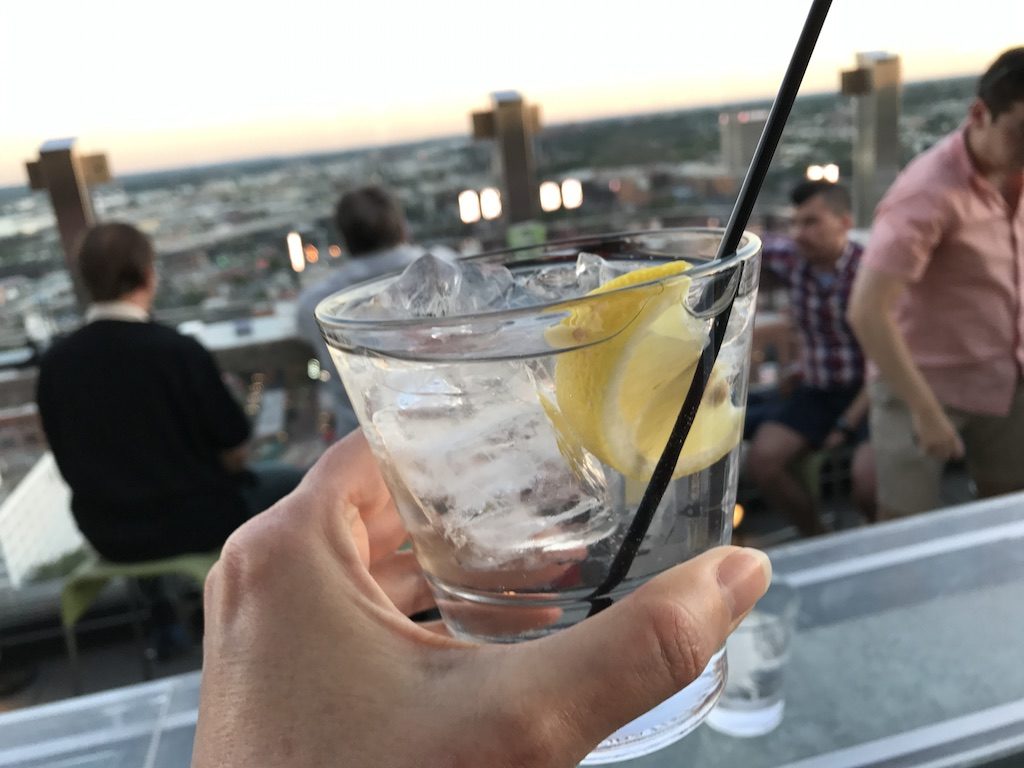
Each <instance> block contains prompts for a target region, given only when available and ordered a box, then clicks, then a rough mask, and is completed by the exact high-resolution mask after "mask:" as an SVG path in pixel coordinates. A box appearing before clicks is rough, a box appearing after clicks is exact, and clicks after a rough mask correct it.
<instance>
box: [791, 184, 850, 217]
mask: <svg viewBox="0 0 1024 768" xmlns="http://www.w3.org/2000/svg"><path fill="white" fill-rule="evenodd" d="M819 195H820V196H821V199H822V200H824V201H825V205H827V206H828V209H829V210H830V211H832V213H834V214H836V215H837V216H845V215H847V214H848V213H850V211H851V210H852V208H853V204H852V203H851V202H850V192H849V190H847V189H846V187H844V186H843V185H842V184H833V183H832V182H831V181H802V182H800V183H799V184H797V185H796V186H795V187H793V191H792V192H790V193H789V201H790V202H791V203H792V204H793V205H803V204H804V203H806V202H807V201H808V200H810V199H811V198H812V197H817V196H819Z"/></svg>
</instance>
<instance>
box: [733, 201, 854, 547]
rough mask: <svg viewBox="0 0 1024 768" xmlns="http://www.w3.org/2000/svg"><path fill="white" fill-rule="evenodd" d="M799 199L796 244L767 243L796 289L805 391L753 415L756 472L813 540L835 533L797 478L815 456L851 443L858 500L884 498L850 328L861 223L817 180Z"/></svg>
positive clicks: (793, 311) (770, 256)
mask: <svg viewBox="0 0 1024 768" xmlns="http://www.w3.org/2000/svg"><path fill="white" fill-rule="evenodd" d="M790 199H791V201H792V204H793V214H792V223H791V239H786V240H777V241H770V240H768V241H766V242H765V245H764V252H763V261H762V264H763V268H764V269H765V270H768V271H769V272H770V273H771V274H773V275H774V276H775V277H776V278H777V279H779V280H781V281H782V282H783V283H784V284H785V285H786V287H787V290H788V297H789V312H790V316H791V319H792V322H793V326H794V328H795V330H796V332H797V333H798V334H799V337H800V349H801V354H800V361H799V370H798V372H797V373H798V384H797V385H796V387H795V389H793V391H792V392H791V393H788V394H787V396H785V397H784V398H783V400H782V401H781V402H780V403H778V404H777V405H776V406H775V407H774V408H773V409H771V410H768V411H765V410H761V412H760V414H758V415H755V414H754V413H753V412H752V413H751V417H752V419H751V421H750V422H749V423H748V427H749V428H750V429H751V431H752V432H753V437H752V443H751V447H750V452H749V455H748V459H747V469H748V471H749V472H750V475H751V477H752V479H753V480H754V482H755V483H756V484H757V486H758V489H759V490H760V491H761V493H762V494H763V495H764V497H765V498H766V499H767V501H768V502H769V503H770V504H771V505H772V506H773V507H775V508H777V509H779V510H780V511H785V512H786V513H787V514H788V515H789V517H790V518H791V519H792V521H793V523H794V524H795V525H796V526H797V528H798V529H799V531H800V533H801V534H803V535H805V536H813V535H816V534H820V533H824V532H826V531H827V527H826V526H825V524H824V523H823V522H822V520H821V516H820V515H819V513H818V510H817V509H816V508H815V503H814V498H813V496H812V495H811V494H810V493H809V491H808V490H807V489H806V488H805V487H804V485H803V484H802V483H801V481H800V480H799V479H798V478H797V476H796V474H795V473H794V471H793V465H794V463H795V462H796V461H797V460H799V459H800V458H802V457H803V456H805V455H806V454H807V453H809V452H810V451H813V450H818V449H821V448H829V449H831V448H836V447H838V446H840V445H842V444H844V443H846V444H850V445H862V446H864V447H862V448H858V456H857V457H856V458H855V461H854V478H853V480H854V496H855V499H857V500H861V499H867V500H868V501H869V503H870V500H871V499H872V498H873V495H874V494H873V490H869V491H867V492H865V491H864V490H863V489H864V488H865V487H866V486H869V485H870V484H871V482H872V479H871V473H870V455H869V454H868V453H867V448H866V444H864V443H863V441H864V438H865V437H866V428H865V416H866V413H867V404H868V401H867V393H866V392H865V391H864V357H863V354H862V353H861V350H860V345H859V344H858V343H857V340H856V338H855V337H854V335H853V331H852V330H851V329H850V327H849V325H848V324H847V321H846V308H847V303H848V301H849V296H850V290H851V289H852V286H853V281H854V277H855V275H856V273H857V269H858V266H859V264H860V259H861V253H862V249H861V247H860V246H859V245H857V244H856V243H854V242H852V241H851V240H850V239H849V237H848V234H849V230H850V227H851V225H852V223H853V218H852V216H851V214H850V195H849V193H848V192H847V190H846V189H845V188H844V187H842V186H840V185H838V184H831V183H829V182H824V181H819V182H812V181H808V182H804V183H801V184H800V185H798V186H797V187H796V188H795V189H794V190H793V192H792V194H791V195H790ZM754 420H756V421H757V423H754ZM859 506H860V504H859ZM863 511H864V512H865V513H867V514H870V509H865V510H863Z"/></svg>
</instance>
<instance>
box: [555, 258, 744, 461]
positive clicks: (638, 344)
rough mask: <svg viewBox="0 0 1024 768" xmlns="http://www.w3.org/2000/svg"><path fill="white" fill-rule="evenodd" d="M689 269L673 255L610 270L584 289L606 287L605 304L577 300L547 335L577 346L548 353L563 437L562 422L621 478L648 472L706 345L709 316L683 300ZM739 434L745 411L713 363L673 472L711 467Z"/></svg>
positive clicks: (562, 343) (603, 290) (559, 343)
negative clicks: (605, 278)
mask: <svg viewBox="0 0 1024 768" xmlns="http://www.w3.org/2000/svg"><path fill="white" fill-rule="evenodd" d="M689 266H690V265H689V264H687V263H686V262H682V261H673V262H669V263H667V264H659V265H657V266H652V267H645V268H641V269H637V270H634V271H632V272H629V273H627V274H625V275H622V276H620V277H617V278H615V279H614V280H611V281H609V282H607V283H605V284H604V285H602V286H600V287H599V288H596V289H595V290H593V291H591V292H590V294H588V295H596V294H604V293H610V294H611V295H609V296H608V297H607V299H606V300H605V301H601V302H583V303H582V304H581V305H578V306H577V307H574V308H573V309H572V311H571V312H570V314H569V316H568V317H566V318H564V319H563V320H562V321H561V322H560V323H559V324H558V325H555V326H553V327H552V328H550V329H549V330H548V333H547V339H548V341H549V343H551V344H552V346H555V347H562V348H564V347H566V346H570V345H571V346H573V347H582V348H577V349H573V350H571V351H569V352H564V353H562V354H560V355H558V357H557V358H556V360H555V375H554V384H555V395H556V398H557V401H558V410H559V411H560V412H561V419H559V420H558V421H557V422H554V421H553V423H554V425H555V427H556V429H557V430H558V431H559V434H560V435H561V439H562V440H563V441H564V440H565V439H566V437H565V435H564V434H562V433H563V432H565V431H566V430H567V429H570V430H571V431H572V433H573V435H574V437H575V439H576V440H578V441H579V443H580V444H581V445H582V446H583V447H584V448H586V449H587V450H588V451H589V452H590V453H591V454H593V455H594V456H596V457H597V458H598V459H600V460H601V461H602V462H603V463H605V464H607V465H609V466H611V467H613V468H614V469H616V470H617V471H619V472H621V473H622V474H623V475H625V476H626V477H629V478H633V479H637V480H647V479H649V478H650V477H651V474H652V473H653V471H654V466H655V464H656V463H657V461H658V459H659V458H660V456H661V452H662V450H663V449H664V447H665V443H666V441H667V440H668V436H669V433H670V432H671V431H672V426H673V424H674V423H675V420H676V416H677V415H678V413H679V409H680V407H681V406H682V403H683V399H684V398H685V397H686V392H687V390H688V389H689V386H690V382H691V381H692V379H693V375H694V372H695V371H696V368H697V362H698V360H699V359H700V355H701V352H702V350H703V349H704V345H705V344H706V343H707V342H708V333H709V328H710V323H709V321H706V320H700V319H698V318H695V317H693V316H692V315H691V314H690V313H689V312H687V311H686V309H685V307H684V306H683V302H684V299H685V298H686V294H687V292H688V291H689V289H690V282H691V281H690V279H689V278H688V277H686V276H685V275H683V274H682V273H683V272H684V271H685V270H686V269H688V268H689ZM655 281H656V282H655ZM631 286H636V287H635V288H634V290H630V291H620V292H616V291H617V290H618V289H620V288H628V287H631ZM620 328H621V330H618V332H617V333H615V335H613V336H612V337H611V338H607V337H608V336H609V332H612V333H614V331H615V330H617V329H620ZM587 344H592V346H585V345H587ZM546 410H548V411H549V417H550V410H551V409H550V408H546ZM742 431H743V410H742V409H741V408H737V407H736V406H735V405H734V404H733V402H732V398H731V397H730V387H729V383H728V381H726V379H725V377H724V376H723V375H722V374H721V372H720V371H719V370H718V367H717V366H716V368H715V370H714V372H713V373H712V375H711V380H710V381H709V382H708V386H707V388H706V390H705V392H704V398H703V400H702V401H701V404H700V408H698V410H697V416H696V418H695V420H694V423H693V425H692V426H691V428H690V432H689V435H688V436H687V438H686V442H685V444H684V446H683V450H682V454H681V455H680V457H679V462H678V464H677V465H676V471H675V473H674V477H682V476H684V475H689V474H692V473H694V472H698V471H700V470H702V469H705V468H707V467H709V466H711V465H712V464H714V463H715V462H716V461H718V460H719V459H721V458H722V457H723V456H725V455H726V454H727V453H728V452H729V451H730V450H731V449H732V448H733V447H734V446H735V445H736V444H737V443H738V442H739V440H740V437H741V435H742Z"/></svg>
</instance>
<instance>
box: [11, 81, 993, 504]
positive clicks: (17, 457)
mask: <svg viewBox="0 0 1024 768" xmlns="http://www.w3.org/2000/svg"><path fill="white" fill-rule="evenodd" d="M973 84H974V80H973V78H956V79H946V80H938V81H929V82H922V83H910V84H906V85H904V86H903V89H902V94H901V97H902V102H901V113H900V115H899V140H900V141H899V143H900V153H901V163H900V164H901V165H902V164H903V163H905V162H906V161H907V160H908V159H909V158H910V157H912V156H913V155H915V154H917V153H918V152H920V151H922V150H923V149H925V148H926V147H928V146H930V145H931V144H932V143H933V142H935V141H936V140H937V139H938V138H939V137H940V136H942V135H943V134H944V133H946V132H948V131H950V130H952V129H953V128H954V127H955V126H956V125H957V124H958V122H959V121H960V120H962V117H963V115H964V112H965V108H966V106H967V104H968V102H969V100H970V98H971V94H972V89H973ZM768 106H769V104H768V102H751V103H742V104H733V105H728V106H725V107H721V106H720V107H707V108H700V109H688V110H682V111H678V112H667V113H660V114H649V115H642V116H631V117H622V118H618V119H607V120H598V121H593V122H581V123H573V124H564V125H551V126H542V127H540V128H539V130H538V132H537V134H536V137H535V154H536V177H537V179H538V180H540V181H541V182H543V183H544V186H546V187H549V188H552V187H553V189H554V195H555V200H554V203H553V204H552V203H551V202H550V199H549V198H548V200H545V198H544V194H543V193H544V192H545V190H544V189H542V190H541V192H542V202H541V204H542V207H543V210H542V211H540V212H538V213H539V216H538V217H537V219H538V220H540V222H541V223H542V225H543V228H544V229H545V230H546V237H548V238H549V239H552V238H558V237H563V236H571V235H574V234H581V233H590V232H595V231H613V230H630V229H646V228H656V227H662V226H679V225H706V224H711V225H714V224H718V223H722V222H724V221H725V219H726V218H727V217H728V214H729V210H730V207H731V204H732V201H733V199H734V195H735V193H736V190H737V187H738V184H739V181H740V178H741V176H742V173H743V170H744V168H745V166H746V163H747V162H748V160H749V158H750V156H751V154H752V152H753V149H754V145H755V144H756V140H757V137H758V135H759V134H760V128H761V125H762V124H763V119H764V110H765V108H767V107H768ZM540 107H541V109H543V105H540ZM855 131H856V121H855V104H854V99H853V98H850V97H848V96H843V95H841V94H838V93H832V94H820V95H808V96H803V97H801V98H800V99H798V100H797V103H796V106H795V108H794V111H793V114H792V117H791V118H790V121H789V123H788V127H787V129H786V132H785V135H784V137H783V140H782V143H781V145H780V147H779V150H778V152H777V153H776V158H775V161H774V163H773V165H772V169H771V171H770V174H769V177H768V179H767V182H766V186H765V189H764V191H763V193H762V195H761V197H760V200H759V205H758V209H757V211H756V212H755V217H754V223H753V226H754V227H755V228H757V227H761V228H768V229H772V228H776V227H778V226H780V225H782V224H781V223H782V222H783V221H784V218H783V217H784V212H785V205H786V193H787V191H788V189H789V188H790V187H791V186H792V185H793V183H794V182H795V181H796V180H798V179H799V178H802V177H803V176H804V175H805V173H813V172H814V169H815V168H816V169H817V172H818V173H819V175H820V174H825V173H828V174H832V175H838V178H840V179H843V180H847V179H849V178H850V177H851V175H852V154H853V144H854V140H855ZM491 145H492V142H488V141H480V140H474V138H473V137H472V136H471V132H470V131H469V130H467V133H466V135H463V136H454V137H450V138H445V139H439V140H433V141H424V142H419V143H415V144H406V145H401V146H388V147H376V148H367V149H364V150H352V151H345V152H337V153H328V154H319V155H308V156H300V157H273V158H265V159H256V160H251V161H247V162H239V163H231V164H224V165H216V166H206V167H195V168H182V169H178V170H172V171H164V172H159V173H144V174H135V175H125V176H122V175H118V174H117V173H116V168H117V157H116V154H115V155H114V156H112V157H111V158H110V160H109V162H110V165H111V166H112V168H113V169H114V173H113V178H112V180H111V181H110V182H109V183H106V184H102V185H99V186H96V187H95V188H94V189H93V190H92V199H93V205H94V208H95V214H96V218H97V219H100V220H124V221H129V222H132V223H134V224H136V225H137V226H139V227H140V228H141V229H143V230H144V231H146V232H147V233H149V234H150V235H151V236H152V237H153V238H154V241H155V243H156V247H157V251H158V255H159V276H160V290H159V293H158V297H157V305H156V319H157V320H159V321H161V322H164V323H167V324H170V325H174V326H177V327H179V328H180V329H181V330H183V331H184V332H188V333H193V334H194V335H196V336H197V337H199V338H200V340H201V341H203V343H204V344H206V345H207V346H209V347H210V348H211V349H213V351H214V352H215V353H216V354H217V355H218V357H219V358H220V362H221V364H222V366H224V368H225V370H226V371H227V372H228V374H229V375H230V377H231V379H232V381H233V383H234V385H235V387H236V390H237V392H238V395H239V397H240V398H241V399H243V400H245V402H246V403H247V407H248V409H249V412H250V414H251V415H252V417H253V418H254V419H255V420H256V422H255V423H256V425H257V426H256V434H257V437H258V440H259V441H260V445H261V446H262V451H263V453H264V455H285V457H286V458H290V459H292V460H294V461H296V463H300V464H301V463H303V462H304V461H305V460H306V459H310V458H311V457H315V454H316V451H317V446H318V434H319V430H320V429H321V428H322V427H323V422H322V419H320V418H319V414H318V413H317V407H316V396H315V389H314V387H313V381H314V380H315V379H317V378H324V377H329V376H330V370H329V366H324V367H323V370H320V368H319V366H318V365H316V364H312V365H308V363H309V362H310V361H309V360H308V355H306V350H304V349H303V348H301V347H300V346H299V345H297V343H296V342H295V341H294V339H293V336H294V330H293V322H294V321H293V305H292V303H291V302H292V301H293V300H294V298H295V296H296V294H297V292H298V290H299V289H300V288H301V286H302V285H304V284H306V283H309V282H315V281H316V280H318V279H320V278H321V277H322V276H323V275H324V274H325V273H326V271H327V270H329V269H330V268H331V267H332V265H333V264H336V263H338V262H341V261H343V260H344V259H345V258H346V256H345V254H344V253H343V251H342V248H341V246H340V240H339V237H338V233H337V232H336V231H335V230H334V226H333V224H332V223H331V211H332V208H333V205H334V203H335V202H336V200H337V199H338V197H339V196H340V194H341V193H342V192H343V191H345V190H347V189H351V188H353V187H356V186H359V185H363V184H367V183H379V184H383V185H385V186H386V187H388V188H390V189H392V190H394V192H395V193H396V194H397V195H398V197H399V198H400V199H401V201H402V203H403V205H404V207H405V210H406V213H407V216H408V219H409V223H410V225H411V229H412V237H413V239H414V240H416V241H418V242H421V243H424V244H427V245H432V244H443V245H446V246H449V247H452V248H454V249H455V250H457V251H461V252H463V253H472V252H476V251H480V250H483V249H487V248H491V247H495V246H500V245H503V244H504V243H505V242H506V237H507V236H508V231H507V230H508V227H509V225H508V223H507V222H506V221H504V220H503V219H502V217H500V216H498V215H496V212H494V211H493V210H492V212H491V213H490V214H489V213H488V210H487V204H486V195H485V196H483V197H481V198H479V200H480V202H481V203H483V204H484V205H483V215H482V216H481V215H480V205H479V204H477V208H476V214H475V219H476V220H475V221H473V220H472V219H473V218H474V216H473V212H472V210H471V211H470V215H469V217H468V219H467V216H466V213H465V210H463V211H462V215H461V217H460V194H461V193H464V192H466V191H467V190H468V191H470V192H471V197H473V198H474V199H476V193H475V192H473V191H474V190H486V189H494V188H498V187H500V186H501V183H502V179H501V167H500V164H499V163H498V162H496V158H495V153H494V151H493V147H492V146H491ZM26 159H27V158H26ZM567 181H568V184H566V182H567ZM559 189H561V190H562V192H563V193H564V195H565V200H564V205H562V204H561V202H562V201H561V200H560V199H559V198H560V194H559ZM548 191H550V189H549V190H548ZM570 194H571V196H572V197H573V200H572V201H570ZM499 206H500V203H499ZM492 207H493V204H492ZM499 210H500V207H499ZM464 219H467V220H468V221H469V223H466V221H464ZM289 233H298V235H299V236H300V237H301V247H302V251H301V253H300V255H299V258H298V263H297V264H296V263H294V257H295V254H292V255H291V258H290V254H289V248H288V244H287V240H288V235H289ZM293 237H294V236H293ZM79 322H80V310H79V307H78V306H77V304H76V301H75V295H74V291H73V288H72V283H71V280H70V278H69V276H68V273H67V271H66V268H65V261H64V254H63V250H62V246H61V239H60V235H59V233H58V229H57V227H56V224H55V218H54V213H53V210H52V206H51V202H50V199H49V197H48V196H47V194H46V193H45V191H30V190H29V189H28V187H27V186H19V187H8V188H3V189H0V435H2V437H0V477H2V478H3V481H2V483H0V501H2V500H3V498H4V496H5V495H6V494H7V493H9V492H10V491H11V489H13V488H14V487H16V486H17V484H18V482H19V480H20V479H21V477H23V476H24V474H25V473H26V472H28V470H29V469H30V468H31V467H32V466H33V464H34V463H35V461H36V460H37V459H38V457H39V456H40V455H41V454H42V452H43V451H44V450H45V445H44V441H43V438H42V435H41V433H40V430H39V427H38V420H37V418H36V414H35V405H34V402H33V389H34V380H35V373H34V366H33V363H34V360H35V356H36V354H37V353H38V351H39V350H40V349H41V348H43V347H45V346H46V345H47V344H48V343H49V341H50V340H51V339H52V338H53V337H54V336H55V335H57V334H61V333H65V332H68V331H69V330H71V329H73V328H74V327H76V326H77V324H78V323H79Z"/></svg>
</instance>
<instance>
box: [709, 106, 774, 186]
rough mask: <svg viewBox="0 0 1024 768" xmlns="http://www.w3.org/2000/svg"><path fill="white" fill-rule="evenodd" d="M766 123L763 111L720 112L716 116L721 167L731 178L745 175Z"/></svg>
mask: <svg viewBox="0 0 1024 768" xmlns="http://www.w3.org/2000/svg"><path fill="white" fill-rule="evenodd" d="M767 121H768V112H767V110H763V109H758V110H744V111H742V112H722V113H721V114H720V115H719V116H718V136H719V141H720V146H721V150H722V165H724V166H725V168H726V170H727V171H728V172H729V174H730V175H731V176H735V177H742V176H743V175H744V174H745V173H746V171H747V166H749V165H750V160H751V158H753V157H754V150H755V149H757V142H758V141H759V140H760V138H761V132H762V131H763V130H764V125H765V123H766V122H767Z"/></svg>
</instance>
